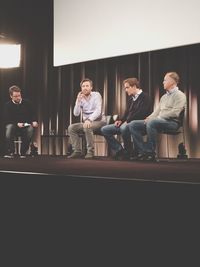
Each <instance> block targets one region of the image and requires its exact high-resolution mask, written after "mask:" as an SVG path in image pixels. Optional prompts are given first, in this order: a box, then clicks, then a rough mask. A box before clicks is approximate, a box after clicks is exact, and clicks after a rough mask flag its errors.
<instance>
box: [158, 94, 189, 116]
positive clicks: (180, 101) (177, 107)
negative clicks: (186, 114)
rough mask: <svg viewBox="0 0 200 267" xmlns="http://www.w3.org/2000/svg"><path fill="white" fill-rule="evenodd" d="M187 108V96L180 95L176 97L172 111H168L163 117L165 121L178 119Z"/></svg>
mask: <svg viewBox="0 0 200 267" xmlns="http://www.w3.org/2000/svg"><path fill="white" fill-rule="evenodd" d="M185 106H186V96H185V94H180V95H178V96H176V97H175V100H174V105H173V107H172V108H171V109H169V110H167V111H166V112H165V113H164V114H163V115H162V118H163V119H173V118H178V117H179V115H180V113H181V111H182V110H183V109H184V108H185Z"/></svg>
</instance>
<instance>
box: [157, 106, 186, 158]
mask: <svg viewBox="0 0 200 267" xmlns="http://www.w3.org/2000/svg"><path fill="white" fill-rule="evenodd" d="M184 116H185V109H183V110H182V111H181V113H180V115H179V120H180V125H179V128H178V129H177V130H176V131H172V130H163V131H161V132H160V134H166V147H167V158H168V159H169V158H170V151H169V136H170V135H171V136H175V135H179V134H182V139H183V143H180V144H179V146H178V151H179V154H178V155H177V158H187V155H186V154H183V152H181V153H180V146H182V147H184V146H185V132H184V125H183V124H184ZM158 149H159V146H158Z"/></svg>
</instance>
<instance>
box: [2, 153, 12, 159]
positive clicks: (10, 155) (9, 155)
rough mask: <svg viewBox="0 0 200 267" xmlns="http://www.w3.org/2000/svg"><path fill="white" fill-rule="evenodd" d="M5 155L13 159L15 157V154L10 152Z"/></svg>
mask: <svg viewBox="0 0 200 267" xmlns="http://www.w3.org/2000/svg"><path fill="white" fill-rule="evenodd" d="M3 157H4V158H7V159H13V158H14V154H13V153H10V154H7V155H4V156H3Z"/></svg>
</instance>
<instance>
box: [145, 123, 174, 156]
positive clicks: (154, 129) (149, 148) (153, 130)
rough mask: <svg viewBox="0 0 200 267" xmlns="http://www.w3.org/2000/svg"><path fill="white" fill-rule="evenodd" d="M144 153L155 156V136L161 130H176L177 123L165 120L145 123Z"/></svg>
mask: <svg viewBox="0 0 200 267" xmlns="http://www.w3.org/2000/svg"><path fill="white" fill-rule="evenodd" d="M146 129H147V143H146V152H147V153H149V154H152V155H155V151H156V142H157V135H158V133H159V132H162V131H163V130H174V131H175V130H177V129H178V123H176V122H174V121H169V120H165V119H153V120H150V121H148V122H147V125H146Z"/></svg>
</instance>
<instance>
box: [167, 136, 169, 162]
mask: <svg viewBox="0 0 200 267" xmlns="http://www.w3.org/2000/svg"><path fill="white" fill-rule="evenodd" d="M167 157H168V159H169V140H168V134H167Z"/></svg>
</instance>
